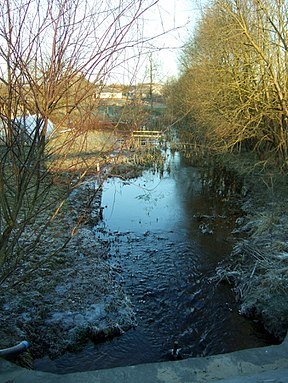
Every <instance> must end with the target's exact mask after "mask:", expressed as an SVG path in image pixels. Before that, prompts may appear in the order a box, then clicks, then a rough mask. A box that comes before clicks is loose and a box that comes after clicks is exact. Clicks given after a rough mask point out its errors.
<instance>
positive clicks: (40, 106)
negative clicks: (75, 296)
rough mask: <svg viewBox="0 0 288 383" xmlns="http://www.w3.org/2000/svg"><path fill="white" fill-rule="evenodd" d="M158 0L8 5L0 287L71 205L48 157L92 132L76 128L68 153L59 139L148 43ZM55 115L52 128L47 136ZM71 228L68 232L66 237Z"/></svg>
mask: <svg viewBox="0 0 288 383" xmlns="http://www.w3.org/2000/svg"><path fill="white" fill-rule="evenodd" d="M157 2H158V0H137V1H132V0H119V1H117V2H114V3H112V4H111V2H110V1H106V0H102V1H87V0H52V1H51V0H44V1H43V0H28V1H26V0H25V1H24V0H4V1H3V2H2V3H1V5H0V92H1V93H0V97H1V102H0V128H1V129H0V130H1V147H0V153H1V157H0V164H1V173H0V190H1V193H0V223H1V227H0V267H1V272H0V285H1V283H3V282H4V281H5V280H6V279H7V278H8V277H9V276H10V275H11V273H13V272H14V270H15V269H17V267H20V266H21V265H22V264H23V261H24V260H25V257H26V256H27V254H30V252H31V250H32V249H34V250H35V247H37V246H38V245H39V244H40V238H43V236H44V237H45V233H47V231H46V229H47V225H51V224H52V225H53V224H54V222H55V220H56V217H59V216H60V215H61V214H59V212H61V209H62V208H63V206H65V201H66V196H67V193H68V192H69V182H67V183H66V185H67V187H66V188H63V184H61V188H60V190H59V188H58V189H57V188H55V180H54V178H53V174H52V173H51V172H50V171H49V163H50V162H48V159H49V158H50V157H51V155H53V153H54V152H55V148H57V150H58V152H57V153H59V150H61V153H62V154H63V155H64V154H65V153H67V152H69V147H70V146H71V142H73V140H75V134H76V135H78V136H80V142H82V144H81V143H80V146H81V145H83V143H84V142H85V134H83V129H80V128H79V129H78V130H75V131H74V133H73V135H72V134H70V135H68V136H67V139H66V140H64V141H63V140H62V141H61V146H62V147H61V149H59V147H60V144H59V142H58V139H57V138H55V137H57V134H59V131H61V130H63V128H66V127H67V126H69V124H70V123H71V120H72V121H73V124H77V125H78V126H80V127H82V126H83V125H84V123H85V120H86V119H87V117H88V116H91V110H93V106H95V102H96V101H95V87H96V85H99V84H100V83H105V80H106V78H107V76H109V75H110V74H111V73H112V72H113V70H114V69H115V68H117V67H119V66H123V65H125V63H126V62H127V61H128V59H129V57H130V58H131V57H132V56H133V55H134V53H133V49H135V48H136V47H141V46H143V44H144V42H145V36H143V34H142V31H143V28H142V25H141V23H142V21H141V19H142V16H143V14H144V13H145V12H146V11H147V10H148V9H150V8H151V7H152V6H154V5H156V4H157ZM131 52H132V53H131ZM29 115H34V116H35V124H34V125H35V126H34V131H33V133H31V132H30V133H29V132H28V130H29V129H28V128H29V126H28V118H26V117H27V116H29ZM21 118H22V120H21ZM50 120H52V121H53V123H54V127H55V129H54V131H53V133H52V134H51V135H50V136H49V139H48V142H47V136H48V129H49V124H50ZM19 121H21V123H20V122H19ZM28 133H29V134H28ZM27 135H28V136H29V137H27ZM27 138H28V142H27ZM78 138H79V137H78ZM52 140H54V141H52ZM49 141H51V143H50V142H49ZM62 176H63V175H61V177H62ZM64 176H65V177H67V175H64ZM80 178H81V177H80ZM64 189H65V190H64ZM79 221H81V219H80V220H79ZM74 232H75V230H73V228H70V234H68V236H67V237H66V239H67V240H69V238H71V236H72V235H73V233H74ZM27 238H29V240H27ZM31 238H33V240H31ZM64 244H65V243H64ZM53 251H57V249H53ZM53 251H52V252H50V254H48V253H49V252H47V256H51V254H52V253H53ZM38 266H39V265H38Z"/></svg>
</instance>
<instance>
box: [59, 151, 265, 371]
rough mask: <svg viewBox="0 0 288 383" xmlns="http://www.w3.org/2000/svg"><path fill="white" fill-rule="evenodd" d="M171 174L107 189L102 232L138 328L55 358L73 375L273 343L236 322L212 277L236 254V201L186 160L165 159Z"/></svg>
mask: <svg viewBox="0 0 288 383" xmlns="http://www.w3.org/2000/svg"><path fill="white" fill-rule="evenodd" d="M166 156H167V159H166V165H165V166H166V167H165V170H164V173H162V174H160V173H159V172H157V171H156V170H149V171H145V172H144V173H143V175H142V176H141V177H138V178H135V179H132V180H122V179H120V178H109V179H108V180H107V181H106V182H105V184H104V186H103V196H102V206H103V221H102V223H101V224H100V225H99V226H97V227H95V229H94V230H95V232H96V233H97V235H99V237H101V238H104V239H105V238H108V239H109V241H111V250H110V254H111V262H112V263H113V266H114V268H115V269H117V271H119V275H120V277H119V278H120V279H119V283H121V284H123V286H124V288H125V290H126V292H127V295H128V296H129V297H130V299H131V300H132V303H133V305H134V307H135V311H136V319H137V323H138V326H137V327H135V328H134V329H131V330H129V331H127V332H126V333H124V334H123V335H121V336H119V337H116V338H114V339H112V340H110V341H107V342H105V343H100V344H96V345H95V344H93V343H92V342H91V343H89V344H88V345H87V346H86V347H85V349H84V350H83V351H81V352H79V353H76V354H66V355H64V356H63V357H60V358H58V359H57V360H56V361H54V363H55V366H56V367H55V369H57V370H62V371H65V372H66V373H67V372H72V371H87V370H93V369H102V368H111V367H116V366H126V365H133V364H139V363H147V362H156V361H157V362H158V361H164V360H169V359H170V358H171V349H172V347H173V343H174V342H175V341H177V342H178V344H179V348H180V352H179V355H181V357H182V358H186V357H190V356H193V357H195V356H207V355H213V354H219V353H224V352H231V351H235V350H240V349H244V348H251V347H261V346H266V345H268V344H271V343H272V339H271V337H270V336H269V335H268V334H267V333H266V332H265V331H264V330H263V329H262V327H261V326H260V325H259V324H258V323H257V322H254V321H251V320H248V319H246V318H244V317H242V316H240V315H239V307H238V304H237V302H235V298H234V296H233V293H232V292H231V288H230V287H229V286H227V285H223V284H216V283H215V282H213V281H212V279H211V277H212V276H213V275H214V272H215V267H216V265H217V263H218V262H219V261H221V260H223V259H224V258H225V257H227V256H228V255H229V253H230V251H231V247H232V242H231V241H230V240H229V238H230V235H231V234H230V233H231V231H232V230H233V228H234V227H235V222H236V219H237V218H238V217H239V216H240V215H241V212H240V210H239V207H237V204H236V197H235V196H234V197H230V198H228V195H229V187H228V186H227V184H224V182H223V181H221V182H222V183H221V182H220V184H221V185H222V189H221V190H218V194H217V195H216V194H215V193H211V191H210V187H209V182H210V181H209V180H208V181H205V180H203V175H202V174H201V171H200V170H199V169H197V168H195V167H193V166H191V165H190V164H189V162H187V161H186V160H185V159H183V158H182V157H181V155H180V154H179V153H178V152H176V153H174V154H172V153H170V152H167V154H166Z"/></svg>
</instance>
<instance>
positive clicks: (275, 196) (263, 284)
mask: <svg viewBox="0 0 288 383" xmlns="http://www.w3.org/2000/svg"><path fill="white" fill-rule="evenodd" d="M223 163H224V164H225V166H226V167H227V169H229V170H232V171H234V172H236V173H237V174H238V176H239V177H240V178H241V180H242V182H243V185H242V211H243V213H244V215H243V217H242V218H241V220H239V222H238V228H237V229H236V230H234V233H233V234H234V235H235V236H236V237H237V235H239V236H240V237H241V239H239V240H238V241H236V244H235V245H234V248H233V251H232V253H231V256H230V257H229V258H228V259H227V260H225V262H224V263H222V264H221V265H219V266H218V268H217V270H216V273H217V276H216V278H215V279H216V280H218V281H221V282H227V283H230V284H231V285H232V286H233V290H234V292H235V294H236V298H237V300H238V301H239V303H240V313H241V315H244V316H247V317H250V318H252V319H254V320H259V321H261V322H262V323H263V325H264V327H265V328H266V330H267V331H269V332H270V333H271V334H272V335H273V336H275V337H276V338H277V339H278V340H279V341H282V340H283V339H284V337H285V336H286V332H287V328H288V215H287V213H288V194H287V185H288V179H287V175H286V174H285V173H283V172H281V171H280V170H278V169H277V167H275V166H273V164H271V163H269V162H268V161H267V162H259V161H258V162H257V160H255V158H254V157H253V156H252V155H250V156H249V155H247V156H244V155H241V157H239V156H229V157H228V158H225V159H224V161H223Z"/></svg>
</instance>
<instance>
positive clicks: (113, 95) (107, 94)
mask: <svg viewBox="0 0 288 383" xmlns="http://www.w3.org/2000/svg"><path fill="white" fill-rule="evenodd" d="M99 98H101V99H110V100H121V99H122V98H123V93H122V91H121V90H119V89H117V88H112V87H104V88H103V89H101V90H100V93H99Z"/></svg>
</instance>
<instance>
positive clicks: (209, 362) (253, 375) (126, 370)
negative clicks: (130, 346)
mask: <svg viewBox="0 0 288 383" xmlns="http://www.w3.org/2000/svg"><path fill="white" fill-rule="evenodd" d="M0 381H1V383H8V382H9V383H10V382H13V383H56V382H57V383H92V382H93V383H116V382H117V383H163V382H165V383H182V382H183V383H184V382H185V383H190V382H202V383H203V382H214V383H217V382H219V383H220V382H223V381H224V382H226V383H238V382H239V383H240V382H243V383H244V382H245V383H246V382H247V383H248V382H249V383H250V382H251V383H252V382H253V383H255V382H257V383H258V382H259V383H260V382H269V383H270V382H275V383H276V382H277V383H280V382H283V383H284V382H285V383H286V382H287V383H288V339H287V337H286V339H285V340H284V342H283V343H282V344H281V345H279V346H269V347H263V348H255V349H248V350H241V351H236V352H232V353H229V354H221V355H214V356H209V357H205V358H189V359H185V360H181V361H175V362H162V363H149V364H142V365H137V366H127V367H117V368H113V369H108V370H97V371H87V372H79V373H73V374H66V375H57V374H50V373H44V372H40V371H32V370H26V369H24V368H20V367H18V366H15V365H13V364H12V363H9V362H7V361H5V360H0Z"/></svg>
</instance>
